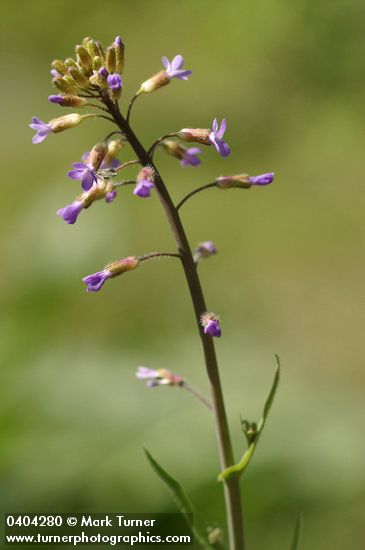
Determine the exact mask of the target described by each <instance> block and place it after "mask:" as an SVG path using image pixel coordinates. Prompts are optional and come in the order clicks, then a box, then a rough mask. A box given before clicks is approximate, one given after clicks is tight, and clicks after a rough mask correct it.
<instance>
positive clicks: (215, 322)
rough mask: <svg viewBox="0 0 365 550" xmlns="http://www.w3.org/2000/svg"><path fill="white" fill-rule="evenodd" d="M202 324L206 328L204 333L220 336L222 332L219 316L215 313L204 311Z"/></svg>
mask: <svg viewBox="0 0 365 550" xmlns="http://www.w3.org/2000/svg"><path fill="white" fill-rule="evenodd" d="M201 324H202V327H203V329H204V334H209V336H213V337H217V338H219V337H220V336H221V334H222V330H221V327H220V325H219V317H218V315H216V314H215V313H203V315H202V316H201Z"/></svg>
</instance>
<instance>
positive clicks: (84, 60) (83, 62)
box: [76, 46, 93, 74]
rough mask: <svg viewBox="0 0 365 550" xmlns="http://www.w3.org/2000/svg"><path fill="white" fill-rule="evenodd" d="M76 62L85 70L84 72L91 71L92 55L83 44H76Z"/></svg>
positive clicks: (88, 72)
mask: <svg viewBox="0 0 365 550" xmlns="http://www.w3.org/2000/svg"><path fill="white" fill-rule="evenodd" d="M76 54H77V62H78V64H79V65H80V67H81V69H83V70H85V74H90V73H91V71H92V68H93V67H92V65H93V63H92V57H91V55H90V54H89V52H88V51H87V49H86V48H85V46H76Z"/></svg>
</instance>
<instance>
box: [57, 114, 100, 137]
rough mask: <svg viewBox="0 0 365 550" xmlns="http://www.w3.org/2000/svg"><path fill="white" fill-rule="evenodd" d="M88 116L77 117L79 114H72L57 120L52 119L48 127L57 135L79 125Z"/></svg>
mask: <svg viewBox="0 0 365 550" xmlns="http://www.w3.org/2000/svg"><path fill="white" fill-rule="evenodd" d="M89 116H90V115H79V113H72V114H70V115H64V116H60V117H58V118H53V119H52V120H50V121H49V123H48V124H49V126H50V128H51V130H52V132H55V133H58V132H63V131H64V130H68V129H69V128H73V127H74V126H77V125H78V124H80V122H81V121H82V120H83V119H84V118H87V117H89Z"/></svg>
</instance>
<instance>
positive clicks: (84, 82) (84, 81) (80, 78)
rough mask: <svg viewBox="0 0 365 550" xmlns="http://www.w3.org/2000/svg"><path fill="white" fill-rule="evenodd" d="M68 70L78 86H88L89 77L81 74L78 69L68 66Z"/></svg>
mask: <svg viewBox="0 0 365 550" xmlns="http://www.w3.org/2000/svg"><path fill="white" fill-rule="evenodd" d="M68 72H69V74H70V75H71V76H72V78H73V79H74V81H75V82H76V84H77V85H78V86H79V87H80V88H87V87H88V86H89V79H88V78H86V76H84V75H83V74H82V72H81V71H80V69H75V68H70V69H69V70H68Z"/></svg>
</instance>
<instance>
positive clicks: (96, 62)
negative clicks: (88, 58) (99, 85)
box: [93, 55, 103, 71]
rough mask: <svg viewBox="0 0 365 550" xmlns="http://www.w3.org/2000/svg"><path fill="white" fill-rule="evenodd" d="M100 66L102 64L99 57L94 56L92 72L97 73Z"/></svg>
mask: <svg viewBox="0 0 365 550" xmlns="http://www.w3.org/2000/svg"><path fill="white" fill-rule="evenodd" d="M102 64H103V61H102V59H101V57H100V55H96V56H95V57H93V69H94V71H97V70H98V69H100V67H101V66H102Z"/></svg>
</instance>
